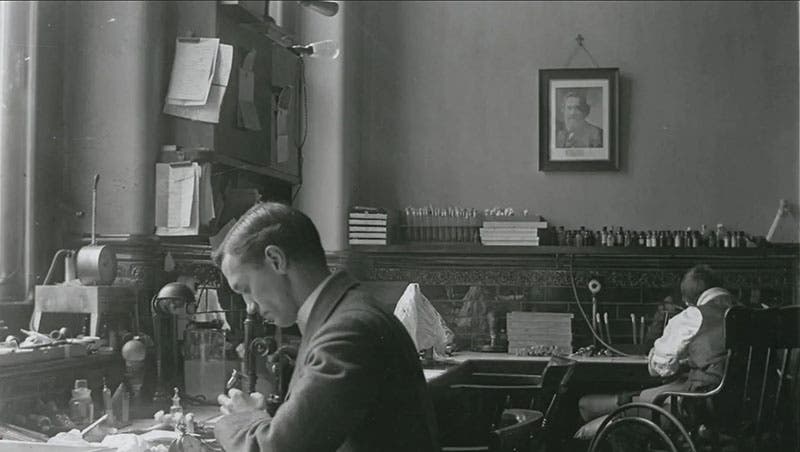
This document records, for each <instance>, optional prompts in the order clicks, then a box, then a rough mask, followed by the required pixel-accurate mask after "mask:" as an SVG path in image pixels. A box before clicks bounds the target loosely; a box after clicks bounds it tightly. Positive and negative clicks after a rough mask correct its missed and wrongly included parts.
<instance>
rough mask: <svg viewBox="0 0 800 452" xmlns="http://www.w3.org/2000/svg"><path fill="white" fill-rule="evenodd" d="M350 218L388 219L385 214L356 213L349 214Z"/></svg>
mask: <svg viewBox="0 0 800 452" xmlns="http://www.w3.org/2000/svg"><path fill="white" fill-rule="evenodd" d="M350 218H360V219H366V220H386V219H388V218H389V215H387V214H385V213H357V212H350Z"/></svg>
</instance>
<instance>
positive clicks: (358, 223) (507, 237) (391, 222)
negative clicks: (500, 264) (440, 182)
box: [348, 205, 547, 246]
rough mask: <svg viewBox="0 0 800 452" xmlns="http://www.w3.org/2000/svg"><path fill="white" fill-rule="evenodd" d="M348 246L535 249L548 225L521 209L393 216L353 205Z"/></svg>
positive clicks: (429, 209) (421, 210)
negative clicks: (469, 245)
mask: <svg viewBox="0 0 800 452" xmlns="http://www.w3.org/2000/svg"><path fill="white" fill-rule="evenodd" d="M348 227H349V230H348V232H349V239H350V244H351V245H387V244H390V243H391V241H392V240H391V239H394V240H395V241H396V242H398V243H416V242H424V243H482V244H484V245H488V246H497V245H516V246H538V245H539V244H540V231H543V230H546V229H547V222H546V221H544V219H543V218H541V217H540V216H538V215H529V214H528V210H523V211H522V213H521V214H520V215H516V214H515V211H514V209H512V208H500V207H494V208H492V209H484V210H483V211H480V210H478V209H475V208H464V207H454V206H451V207H433V205H428V206H425V207H406V208H405V209H403V210H402V211H400V212H399V213H398V214H397V215H396V216H395V215H390V214H389V212H388V210H386V209H384V208H382V207H364V206H355V207H353V208H352V209H351V210H350V213H349V216H348Z"/></svg>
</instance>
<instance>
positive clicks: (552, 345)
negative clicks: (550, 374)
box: [506, 311, 572, 356]
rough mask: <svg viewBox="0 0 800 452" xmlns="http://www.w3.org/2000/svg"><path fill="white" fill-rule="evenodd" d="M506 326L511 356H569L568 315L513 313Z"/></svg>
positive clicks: (569, 331) (569, 334)
mask: <svg viewBox="0 0 800 452" xmlns="http://www.w3.org/2000/svg"><path fill="white" fill-rule="evenodd" d="M506 323H507V326H506V331H507V333H508V353H509V354H511V355H523V356H527V355H554V354H559V355H568V354H570V353H572V314H562V313H554V312H518V311H514V312H509V313H508V317H507V321H506Z"/></svg>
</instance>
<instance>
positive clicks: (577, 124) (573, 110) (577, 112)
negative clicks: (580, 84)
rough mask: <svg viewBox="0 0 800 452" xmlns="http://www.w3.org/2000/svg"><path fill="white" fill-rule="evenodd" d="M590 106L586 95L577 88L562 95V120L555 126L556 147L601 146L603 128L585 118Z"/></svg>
mask: <svg viewBox="0 0 800 452" xmlns="http://www.w3.org/2000/svg"><path fill="white" fill-rule="evenodd" d="M590 110H591V107H590V106H589V104H588V103H587V102H586V96H585V95H584V94H583V93H582V92H580V91H578V90H570V91H569V92H567V93H566V94H565V95H564V98H563V103H562V112H563V115H564V116H563V121H558V123H557V125H556V128H557V132H556V147H559V148H601V147H603V129H601V128H600V127H597V126H595V125H593V124H591V123H589V122H588V121H587V120H586V117H587V116H588V115H589V111H590Z"/></svg>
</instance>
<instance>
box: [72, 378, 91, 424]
mask: <svg viewBox="0 0 800 452" xmlns="http://www.w3.org/2000/svg"><path fill="white" fill-rule="evenodd" d="M69 418H70V419H71V420H72V422H74V423H75V425H78V426H83V425H88V424H91V423H92V421H94V404H93V403H92V390H91V389H89V387H88V384H87V382H86V380H75V389H73V390H72V398H71V399H70V401H69Z"/></svg>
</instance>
